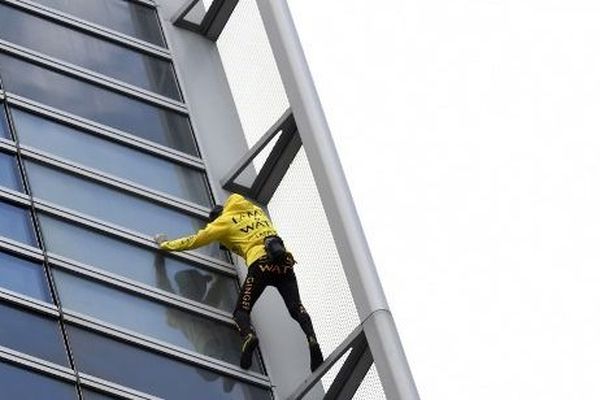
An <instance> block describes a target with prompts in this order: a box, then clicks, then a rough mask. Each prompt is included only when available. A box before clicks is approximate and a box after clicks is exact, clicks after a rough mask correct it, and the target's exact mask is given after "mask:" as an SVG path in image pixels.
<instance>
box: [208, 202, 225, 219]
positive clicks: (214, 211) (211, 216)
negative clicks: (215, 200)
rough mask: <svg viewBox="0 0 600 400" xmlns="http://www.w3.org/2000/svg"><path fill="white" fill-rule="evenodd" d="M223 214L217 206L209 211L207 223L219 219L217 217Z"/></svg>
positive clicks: (220, 207)
mask: <svg viewBox="0 0 600 400" xmlns="http://www.w3.org/2000/svg"><path fill="white" fill-rule="evenodd" d="M222 212H223V206H222V205H220V204H217V205H216V206H214V207H213V209H212V210H210V214H208V222H213V221H214V220H215V219H217V218H219V215H221V213H222Z"/></svg>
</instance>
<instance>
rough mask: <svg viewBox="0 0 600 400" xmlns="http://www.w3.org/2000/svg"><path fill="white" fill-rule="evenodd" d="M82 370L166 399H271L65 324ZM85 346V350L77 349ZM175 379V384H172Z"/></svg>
mask: <svg viewBox="0 0 600 400" xmlns="http://www.w3.org/2000/svg"><path fill="white" fill-rule="evenodd" d="M68 332H69V338H70V339H71V342H72V346H73V349H74V353H75V362H76V363H77V364H78V365H79V366H80V368H81V370H82V371H83V372H85V373H88V374H91V375H94V376H98V377H100V378H103V379H106V380H109V381H112V382H116V383H119V384H121V385H124V386H128V387H131V388H134V389H136V390H139V391H142V392H146V393H148V394H152V395H154V396H158V397H161V398H164V399H169V400H198V398H199V394H201V395H202V397H201V398H205V399H210V400H270V399H271V397H270V394H269V392H268V391H267V390H265V389H261V388H259V387H256V386H253V385H251V384H247V383H243V382H241V381H238V380H236V379H233V378H228V377H226V376H223V375H219V374H217V373H215V372H212V371H209V370H207V369H204V368H201V367H198V366H194V365H191V364H187V363H184V362H182V361H177V360H174V359H172V358H168V357H165V356H162V355H159V354H156V353H153V352H149V351H146V350H142V349H140V348H139V347H137V346H133V345H130V344H125V343H123V342H121V341H117V340H115V339H111V338H108V337H106V336H104V335H101V334H97V333H92V332H90V331H88V330H84V329H80V328H76V327H72V326H69V327H68ZM82 349H85V351H80V350H82ZM116 366H118V368H116ZM174 383H176V384H174Z"/></svg>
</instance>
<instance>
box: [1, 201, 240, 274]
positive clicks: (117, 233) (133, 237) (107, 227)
mask: <svg viewBox="0 0 600 400" xmlns="http://www.w3.org/2000/svg"><path fill="white" fill-rule="evenodd" d="M0 195H1V192H0ZM34 209H36V210H40V211H42V212H44V213H46V214H49V215H51V216H53V217H58V218H61V219H64V220H66V221H69V222H73V223H75V224H77V225H83V226H84V227H86V228H89V229H91V230H94V231H97V232H99V233H104V234H108V235H109V236H112V237H117V238H119V239H122V240H123V241H125V242H129V243H132V244H136V245H140V246H142V247H144V248H149V249H155V250H156V243H155V242H154V240H153V239H151V238H150V237H148V236H145V235H142V234H139V233H138V232H135V231H131V230H128V229H126V228H123V227H120V226H118V225H114V224H111V223H108V222H105V221H101V220H98V219H96V218H91V217H89V216H87V215H85V214H82V213H78V212H75V211H72V210H68V209H64V208H62V207H60V206H58V205H55V204H52V203H50V202H46V201H44V200H39V199H35V198H34ZM169 256H171V257H174V258H179V259H181V260H183V261H186V262H190V263H193V264H200V265H202V266H203V267H207V268H208V269H211V270H213V271H215V272H219V273H223V274H226V275H229V276H232V277H237V272H236V269H235V267H234V266H233V265H232V264H230V263H227V262H225V261H222V260H218V259H216V258H213V257H210V256H206V255H203V254H197V253H191V252H174V253H169Z"/></svg>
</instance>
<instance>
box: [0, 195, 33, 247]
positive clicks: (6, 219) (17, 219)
mask: <svg viewBox="0 0 600 400" xmlns="http://www.w3.org/2000/svg"><path fill="white" fill-rule="evenodd" d="M32 224H33V221H32V219H31V214H30V213H29V211H28V210H26V209H24V208H21V207H18V206H15V205H13V204H10V203H6V202H4V201H2V200H0V236H6V237H8V238H11V239H14V240H18V241H20V242H23V243H26V244H29V245H31V246H37V241H36V240H35V235H34V233H33V225H32Z"/></svg>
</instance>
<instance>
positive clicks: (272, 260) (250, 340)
mask: <svg viewBox="0 0 600 400" xmlns="http://www.w3.org/2000/svg"><path fill="white" fill-rule="evenodd" d="M209 221H210V222H209V224H207V225H206V226H205V227H204V229H201V230H199V231H198V232H197V233H196V234H195V235H190V236H186V237H183V238H179V239H175V240H166V237H165V236H164V235H157V236H156V237H155V240H156V242H157V243H158V244H159V246H160V248H161V249H163V250H168V251H182V250H189V249H194V248H197V247H200V246H204V245H207V244H209V243H211V242H214V241H218V242H220V243H221V244H222V245H224V246H225V247H227V248H228V249H229V250H231V251H233V252H234V253H236V254H238V255H239V256H241V257H243V258H244V259H245V261H246V265H248V266H249V267H248V275H247V276H246V280H245V281H244V284H243V286H242V290H241V292H240V295H239V298H238V302H237V305H236V308H235V311H234V312H233V319H234V320H235V322H236V324H237V327H238V330H239V331H240V335H241V337H242V354H241V359H240V366H241V367H242V368H243V369H248V368H250V366H251V364H252V352H253V351H254V349H255V348H256V346H257V345H258V338H257V337H256V333H255V331H254V328H253V327H252V325H251V323H250V312H251V311H252V307H254V304H255V303H256V300H258V298H259V297H260V295H261V294H262V292H263V291H264V289H265V288H266V287H267V286H274V287H275V288H277V290H278V291H279V293H280V294H281V297H283V300H284V302H285V305H286V307H287V309H288V312H289V313H290V315H291V316H292V318H293V319H294V320H296V321H297V322H298V323H299V324H300V327H301V328H302V331H303V332H304V334H305V335H306V338H307V341H308V347H309V350H310V364H311V365H310V366H311V370H312V371H314V370H315V369H317V367H318V366H319V365H321V363H322V362H323V355H322V353H321V348H320V347H319V343H318V342H317V338H316V336H315V332H314V329H313V326H312V322H311V319H310V316H309V315H308V313H307V312H306V310H305V309H304V306H303V305H302V303H301V302H300V294H299V292H298V283H297V281H296V275H295V273H294V267H293V266H294V264H295V261H294V258H293V256H292V254H291V253H289V252H287V251H286V250H285V248H284V247H283V242H282V241H281V239H279V236H278V235H277V231H276V230H275V228H274V227H273V224H272V223H271V220H270V219H269V217H268V216H267V215H266V213H265V212H264V211H263V210H262V209H261V208H260V207H258V206H256V205H254V204H253V203H251V202H250V201H248V200H246V199H245V198H244V197H242V196H241V195H239V194H232V195H231V196H229V198H228V199H227V201H226V202H225V204H224V205H223V206H216V207H215V208H214V209H213V210H212V211H211V213H210V216H209Z"/></svg>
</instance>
